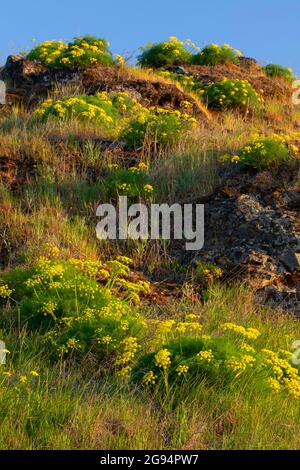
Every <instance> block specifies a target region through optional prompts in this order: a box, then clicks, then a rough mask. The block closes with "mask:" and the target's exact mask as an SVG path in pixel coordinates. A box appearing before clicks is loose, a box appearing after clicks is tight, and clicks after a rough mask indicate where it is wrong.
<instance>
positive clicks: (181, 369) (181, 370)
mask: <svg viewBox="0 0 300 470" xmlns="http://www.w3.org/2000/svg"><path fill="white" fill-rule="evenodd" d="M188 370H189V366H187V365H185V364H180V365H179V366H178V367H177V368H176V372H177V375H178V377H180V376H181V375H186V374H187V373H188Z"/></svg>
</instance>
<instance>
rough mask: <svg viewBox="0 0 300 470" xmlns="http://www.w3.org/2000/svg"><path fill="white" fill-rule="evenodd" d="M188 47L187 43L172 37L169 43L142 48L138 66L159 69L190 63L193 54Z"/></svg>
mask: <svg viewBox="0 0 300 470" xmlns="http://www.w3.org/2000/svg"><path fill="white" fill-rule="evenodd" d="M186 46H187V44H186V43H183V42H182V41H180V40H179V39H177V38H176V37H174V36H171V37H170V38H169V41H164V42H159V43H156V44H149V45H148V46H147V47H146V48H141V51H142V53H141V54H140V55H139V57H138V64H139V65H141V66H142V67H150V68H151V67H154V68H159V67H166V66H171V65H179V64H185V63H188V62H189V61H190V59H191V52H189V50H188V49H187V47H186Z"/></svg>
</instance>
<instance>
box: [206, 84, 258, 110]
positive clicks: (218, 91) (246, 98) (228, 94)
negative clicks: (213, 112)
mask: <svg viewBox="0 0 300 470" xmlns="http://www.w3.org/2000/svg"><path fill="white" fill-rule="evenodd" d="M203 99H204V100H206V101H207V104H208V106H209V107H210V108H216V109H229V108H240V109H248V108H250V109H251V108H255V107H257V106H258V104H259V103H260V102H261V101H262V98H260V97H259V95H258V94H257V93H256V91H255V90H254V88H253V86H252V85H251V84H250V83H249V82H248V80H234V79H229V78H224V79H223V80H222V81H221V82H216V83H213V84H212V85H209V86H208V87H207V88H205V92H204V94H203Z"/></svg>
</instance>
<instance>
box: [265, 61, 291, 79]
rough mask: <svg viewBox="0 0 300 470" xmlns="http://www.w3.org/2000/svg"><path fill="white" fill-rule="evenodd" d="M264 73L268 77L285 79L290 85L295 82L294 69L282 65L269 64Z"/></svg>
mask: <svg viewBox="0 0 300 470" xmlns="http://www.w3.org/2000/svg"><path fill="white" fill-rule="evenodd" d="M264 71H265V73H266V75H267V76H268V77H279V78H283V79H284V80H286V81H287V82H289V83H291V82H292V81H293V80H294V76H293V71H292V69H290V68H288V67H283V66H282V65H276V64H269V65H266V66H265V67H264Z"/></svg>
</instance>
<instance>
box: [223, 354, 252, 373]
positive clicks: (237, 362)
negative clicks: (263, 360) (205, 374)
mask: <svg viewBox="0 0 300 470" xmlns="http://www.w3.org/2000/svg"><path fill="white" fill-rule="evenodd" d="M254 363H255V358H254V357H253V356H250V355H248V354H245V355H244V356H242V357H234V356H233V357H231V358H229V359H227V360H226V361H225V364H226V366H227V367H228V368H229V369H231V370H232V371H233V372H243V371H244V370H245V369H246V368H247V367H253V364H254Z"/></svg>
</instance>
